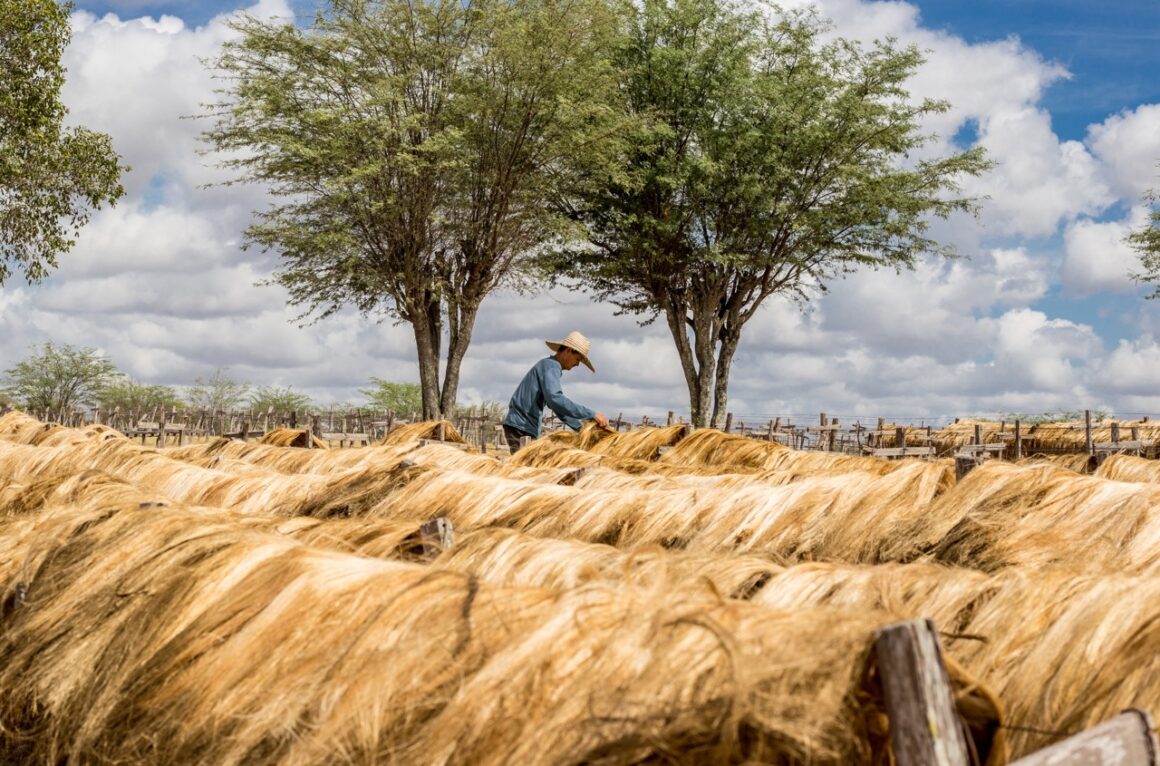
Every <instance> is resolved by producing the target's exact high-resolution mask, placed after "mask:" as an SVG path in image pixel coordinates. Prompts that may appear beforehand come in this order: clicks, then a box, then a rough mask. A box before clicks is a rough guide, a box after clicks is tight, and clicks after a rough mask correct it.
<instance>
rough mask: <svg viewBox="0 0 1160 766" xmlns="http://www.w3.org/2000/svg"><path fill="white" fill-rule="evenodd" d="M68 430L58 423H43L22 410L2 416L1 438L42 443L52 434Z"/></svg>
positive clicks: (18, 442)
mask: <svg viewBox="0 0 1160 766" xmlns="http://www.w3.org/2000/svg"><path fill="white" fill-rule="evenodd" d="M68 430H69V429H67V428H65V427H64V426H62V425H60V424H58V423H42V422H41V421H39V420H37V419H36V418H34V417H32V416H30V415H25V414H24V413H23V412H21V411H20V410H12V411H11V412H7V413H5V414H4V415H2V416H0V439H2V440H4V441H9V442H13V443H15V444H41V443H42V442H44V440H45V439H47V438H49V437H50V436H52V435H54V434H56V433H61V432H68Z"/></svg>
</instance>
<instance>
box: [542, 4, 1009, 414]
mask: <svg viewBox="0 0 1160 766" xmlns="http://www.w3.org/2000/svg"><path fill="white" fill-rule="evenodd" d="M750 7H752V6H750ZM631 13H632V20H631V23H630V25H629V26H630V32H629V34H628V35H627V36H626V38H625V42H624V44H623V45H622V46H621V47H620V48H619V50H618V51H617V53H616V57H615V61H616V63H617V65H618V70H619V72H620V74H621V76H622V78H623V80H622V89H623V91H624V93H625V94H626V96H627V99H628V102H629V109H630V110H631V112H632V113H633V114H634V115H637V116H639V117H641V118H643V119H645V120H646V121H647V123H646V127H645V128H644V129H643V130H641V131H640V132H638V133H637V134H636V135H635V139H634V141H633V143H632V148H631V150H630V152H629V153H628V154H627V155H626V157H625V167H626V170H625V173H626V180H625V181H624V182H621V183H618V182H616V180H615V179H613V182H611V183H606V184H603V185H599V184H593V185H591V186H590V189H594V190H595V191H594V192H592V193H580V194H575V195H573V196H571V197H568V198H563V199H562V202H561V204H562V205H563V206H564V208H565V209H566V210H567V211H568V213H569V215H570V216H572V217H573V218H574V219H575V220H576V221H578V222H581V223H583V224H584V225H585V226H586V227H587V231H588V244H587V245H585V246H581V247H568V248H564V249H561V250H560V251H558V252H557V253H555V255H554V256H553V257H549V258H548V259H546V264H547V266H548V268H549V270H550V271H551V272H553V273H555V274H557V275H563V276H564V277H565V278H571V279H573V280H575V281H578V282H579V283H581V284H583V285H586V286H587V287H589V288H590V289H591V290H592V291H593V292H594V293H595V294H596V295H597V296H598V297H600V298H601V299H605V300H609V301H612V302H613V303H615V304H616V305H618V306H619V307H621V308H622V309H623V310H625V311H628V312H631V313H637V314H641V315H643V317H644V321H652V320H653V319H655V318H656V317H658V316H660V315H663V316H664V318H665V320H666V322H667V323H668V326H669V330H670V332H671V335H672V337H673V340H674V341H675V343H676V347H677V352H678V355H679V357H680V361H681V364H682V367H683V369H684V373H685V377H686V382H687V384H688V389H689V399H690V406H691V412H692V418H693V422H694V423H695V424H697V425H706V424H713V425H719V424H720V421H721V419H722V418H723V416H724V410H725V406H726V401H727V387H728V380H729V370H730V365H731V363H732V360H733V356H734V353H735V352H736V350H737V346H738V343H739V342H740V339H741V332H742V328H743V327H744V325H745V324H746V322H748V321H749V320H750V319H751V318H752V317H753V316H754V313H755V312H756V311H757V310H758V309H759V308H760V306H761V305H762V304H763V302H764V301H765V300H766V299H767V298H769V297H770V296H771V295H775V294H778V293H782V294H788V295H793V296H798V297H804V296H806V295H807V294H808V293H809V292H810V291H813V290H821V289H824V288H825V284H826V282H827V281H828V280H832V279H834V278H838V277H841V276H843V275H845V274H848V273H850V272H851V271H852V270H854V269H856V268H858V267H861V266H865V265H869V266H889V267H895V268H898V267H908V266H911V265H912V264H913V263H914V262H915V260H916V259H917V258H918V257H919V256H920V255H922V254H924V253H943V252H945V251H944V249H943V248H942V247H941V246H940V245H939V244H938V243H936V242H934V241H933V240H931V239H930V238H928V237H927V236H926V232H927V226H928V222H929V220H930V218H931V216H944V217H945V216H947V215H949V214H950V213H952V212H953V211H959V210H971V209H972V207H973V206H972V203H971V201H970V200H967V199H962V198H959V197H956V196H955V195H954V192H955V191H956V190H957V186H956V179H959V178H961V177H962V176H963V175H964V174H977V173H979V172H981V171H982V170H984V169H985V167H986V166H987V163H986V161H985V160H984V158H983V157H982V154H981V152H980V151H975V150H973V151H968V152H965V153H961V154H955V155H953V156H950V157H944V158H937V159H920V158H917V157H915V156H913V155H914V154H915V153H917V151H918V150H919V149H920V148H922V147H923V146H924V144H926V143H927V142H928V137H927V136H925V135H924V134H922V133H921V130H920V124H921V121H922V120H923V118H924V117H925V116H927V115H929V114H931V113H935V112H940V111H943V110H945V109H946V108H947V105H946V104H945V103H943V102H939V101H931V100H925V101H919V102H917V103H916V102H914V101H913V100H912V99H911V98H909V96H908V94H907V92H906V90H905V88H904V85H905V83H906V81H907V79H908V78H909V77H910V76H911V75H912V74H913V72H914V71H915V68H916V67H917V66H918V65H919V64H920V63H921V60H922V59H921V57H920V55H919V53H918V52H917V51H916V50H914V49H913V48H901V49H900V48H897V47H895V46H894V45H893V44H891V43H890V42H885V43H881V44H877V45H875V46H873V47H870V48H868V49H864V48H862V47H860V46H858V45H856V44H855V43H852V42H849V41H846V40H840V39H839V40H833V41H830V42H826V41H825V40H824V38H823V35H822V32H823V30H824V26H823V25H822V24H821V23H820V22H819V21H818V19H817V18H816V17H814V16H811V15H808V14H788V15H784V16H774V15H773V14H772V13H768V14H767V13H759V12H756V11H752V10H741V9H739V8H738V7H737V6H734V5H731V4H729V3H728V2H727V0H642V2H640V3H636V4H634V6H633V9H632V11H631Z"/></svg>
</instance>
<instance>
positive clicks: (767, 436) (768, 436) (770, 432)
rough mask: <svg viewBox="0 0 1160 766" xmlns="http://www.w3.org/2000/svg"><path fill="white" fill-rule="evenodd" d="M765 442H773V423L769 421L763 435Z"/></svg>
mask: <svg viewBox="0 0 1160 766" xmlns="http://www.w3.org/2000/svg"><path fill="white" fill-rule="evenodd" d="M765 439H766V441H773V421H772V420H771V421H769V430H768V431H766V433H765Z"/></svg>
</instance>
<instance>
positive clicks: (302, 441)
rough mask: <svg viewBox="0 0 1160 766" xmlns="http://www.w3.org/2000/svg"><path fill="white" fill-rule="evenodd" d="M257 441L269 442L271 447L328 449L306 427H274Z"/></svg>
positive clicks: (261, 442) (260, 442)
mask: <svg viewBox="0 0 1160 766" xmlns="http://www.w3.org/2000/svg"><path fill="white" fill-rule="evenodd" d="M258 443H259V444H269V445H271V446H273V447H298V448H301V449H328V446H327V444H326V442H324V441H322V439H319V438H318V437H317V436H315V435H314V434H313V433H312V432H311V431H310V430H309V429H307V428H275V429H273V430H272V431H270V432H269V433H267V434H266V435H264V436H263V437H262V438H261V439H258Z"/></svg>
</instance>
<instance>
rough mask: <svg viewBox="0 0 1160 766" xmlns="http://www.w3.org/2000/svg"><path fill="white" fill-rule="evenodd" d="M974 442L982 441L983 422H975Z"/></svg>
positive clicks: (980, 442)
mask: <svg viewBox="0 0 1160 766" xmlns="http://www.w3.org/2000/svg"><path fill="white" fill-rule="evenodd" d="M974 443H975V444H982V443H983V424H982V423H975V442H974Z"/></svg>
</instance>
